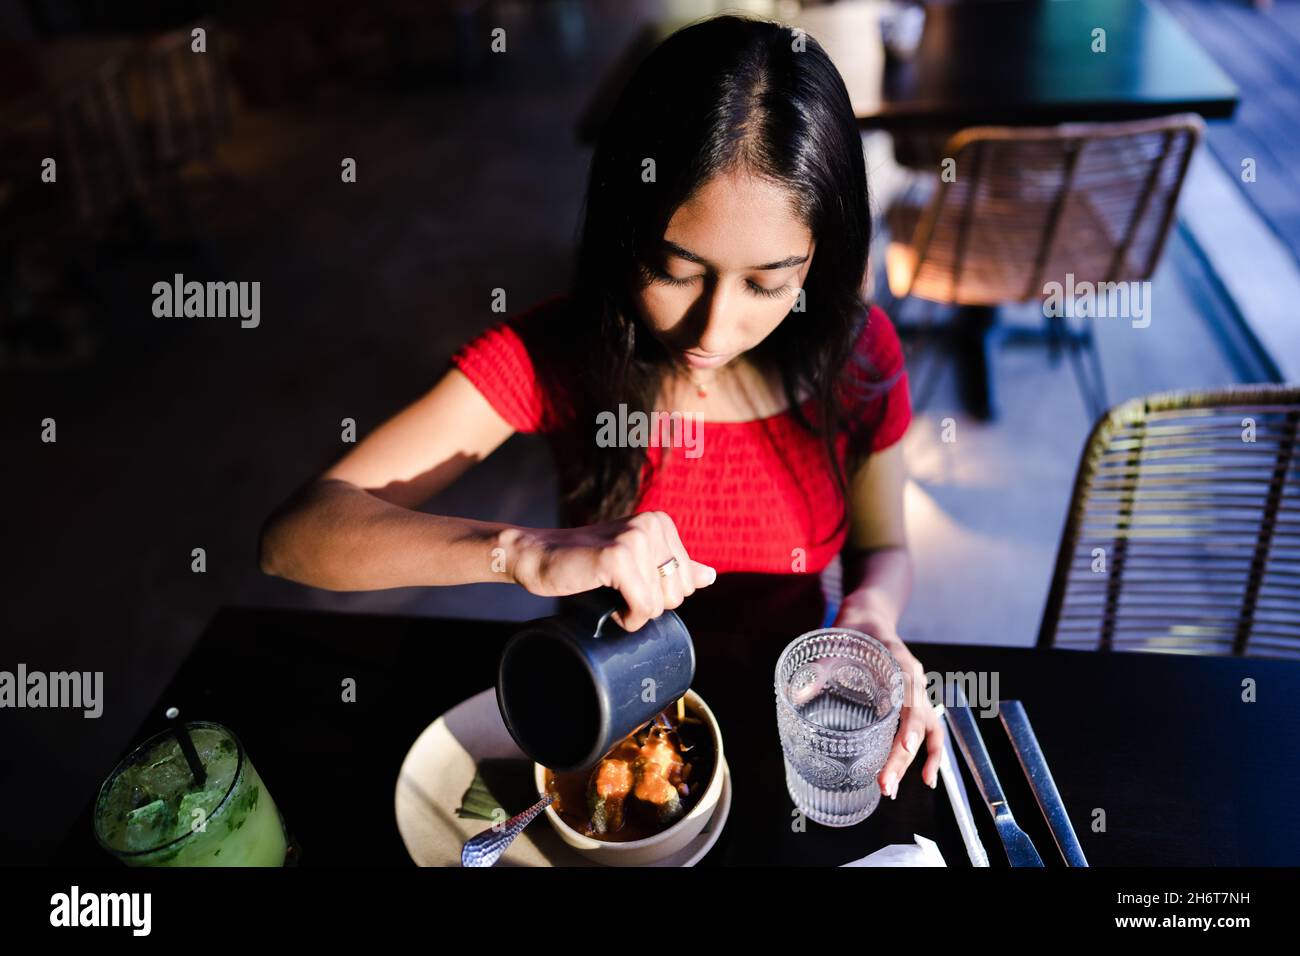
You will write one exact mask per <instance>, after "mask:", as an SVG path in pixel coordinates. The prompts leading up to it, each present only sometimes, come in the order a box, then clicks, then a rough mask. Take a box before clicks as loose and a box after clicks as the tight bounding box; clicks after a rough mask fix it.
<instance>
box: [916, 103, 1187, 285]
mask: <svg viewBox="0 0 1300 956" xmlns="http://www.w3.org/2000/svg"><path fill="white" fill-rule="evenodd" d="M1203 129H1204V122H1203V121H1202V120H1201V119H1200V117H1199V116H1196V115H1195V114H1182V115H1176V116H1167V117H1161V118H1158V119H1152V120H1140V121H1135V122H1127V123H1076V124H1067V125H1062V126H1052V127H1040V128H1018V127H976V128H973V129H967V130H962V131H961V132H958V133H956V134H955V135H954V136H953V137H952V138H951V139H950V140H949V141H948V144H947V147H946V148H945V155H946V156H948V157H951V158H952V159H953V160H954V161H955V163H954V165H953V166H951V167H950V171H951V173H952V174H953V175H952V176H950V177H949V176H944V175H942V173H943V172H944V170H943V168H942V167H941V169H940V173H941V175H940V178H939V182H938V185H937V188H936V191H935V193H934V195H933V196H932V197H931V200H930V202H929V204H928V206H927V207H926V208H925V209H924V210H923V211H922V212H921V214H920V216H919V218H918V219H917V221H916V227H915V233H914V235H913V236H912V237H911V247H910V250H909V253H910V254H909V257H908V258H909V260H910V261H909V262H908V263H907V266H909V267H910V272H911V281H910V283H909V286H910V287H909V288H908V289H907V290H905V291H902V292H900V294H911V295H918V296H921V297H922V298H925V299H930V300H932V301H939V302H946V303H952V304H961V305H997V304H999V303H1002V302H1027V301H1031V300H1033V299H1036V298H1041V297H1042V296H1043V295H1044V286H1045V284H1046V283H1048V282H1053V281H1055V282H1060V283H1062V285H1063V286H1064V285H1065V283H1066V281H1067V279H1066V276H1067V274H1071V273H1072V274H1073V276H1074V282H1075V283H1076V284H1077V283H1081V282H1085V281H1086V282H1091V283H1102V282H1125V281H1135V280H1144V279H1147V278H1149V277H1150V276H1151V274H1152V273H1153V272H1154V271H1155V268H1156V265H1157V263H1158V262H1159V260H1160V253H1161V251H1162V250H1163V248H1164V243H1165V239H1166V237H1167V236H1168V234H1169V228H1170V225H1171V224H1172V222H1173V217H1174V209H1175V207H1176V205H1177V202H1178V193H1179V191H1180V189H1181V188H1182V183H1183V179H1184V177H1185V175H1186V172H1187V166H1188V162H1189V161H1190V159H1191V156H1192V152H1193V150H1194V149H1195V148H1196V144H1197V143H1198V142H1199V141H1200V138H1201V135H1202V132H1203ZM947 179H951V180H952V181H951V182H949V181H945V180H947ZM892 284H893V283H892V281H891V285H892Z"/></svg>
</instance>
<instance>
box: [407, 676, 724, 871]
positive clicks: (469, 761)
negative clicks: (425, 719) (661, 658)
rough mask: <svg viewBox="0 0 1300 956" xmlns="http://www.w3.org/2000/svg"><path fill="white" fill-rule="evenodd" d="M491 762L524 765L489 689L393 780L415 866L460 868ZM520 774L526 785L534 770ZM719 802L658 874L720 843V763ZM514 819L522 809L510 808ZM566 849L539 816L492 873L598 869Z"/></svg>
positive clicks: (454, 713)
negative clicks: (479, 773)
mask: <svg viewBox="0 0 1300 956" xmlns="http://www.w3.org/2000/svg"><path fill="white" fill-rule="evenodd" d="M490 757H501V758H506V757H515V758H518V759H520V760H527V758H526V757H525V756H524V753H523V751H521V750H520V749H519V745H518V744H516V743H515V741H514V738H512V737H511V736H510V732H509V731H508V730H506V725H505V724H504V723H502V721H501V712H500V710H498V709H497V696H496V691H495V690H494V689H493V688H491V687H489V688H488V689H487V690H485V691H483V692H482V693H479V694H475V695H474V696H473V697H471V698H469V700H464V701H461V702H460V703H459V704H457V705H456V706H455V707H453V708H452V709H451V710H449V711H447V712H446V713H445V714H443V715H442V716H441V717H439V718H438V719H437V720H435V721H434V722H433V723H432V724H430V725H429V726H428V727H426V728H425V730H424V732H423V733H422V734H420V736H419V737H418V738H417V739H416V741H415V743H414V745H412V747H411V749H410V751H409V752H408V753H407V755H406V759H405V760H404V761H403V762H402V772H401V773H400V774H399V775H398V778H397V794H396V809H397V829H398V831H399V832H400V833H401V834H402V842H403V843H405V844H406V851H407V852H408V853H410V854H411V859H412V860H414V861H415V862H416V863H417V864H419V865H420V866H460V851H461V847H463V846H464V845H465V841H466V840H468V839H469V838H470V837H472V836H474V835H475V834H476V833H480V832H482V831H483V830H485V829H487V828H488V826H490V825H491V824H490V823H489V821H487V820H475V819H463V818H461V817H458V816H456V808H457V807H459V806H460V799H461V797H462V796H464V794H465V790H466V789H467V788H468V787H469V785H470V781H472V780H473V779H474V768H475V767H476V766H477V765H478V761H479V760H481V759H484V758H490ZM521 769H523V772H524V773H527V774H529V775H530V777H531V773H532V764H531V763H529V764H527V767H526V769H524V768H521ZM722 774H723V776H722V796H721V797H720V798H719V799H718V807H717V809H716V810H715V811H714V812H713V817H712V819H711V820H710V821H709V823H708V824H707V825H706V826H707V830H706V832H704V833H701V834H700V835H699V836H698V837H696V838H695V839H694V840H692V841H691V842H690V843H688V844H687V845H686V846H685V847H684V848H683V849H682V850H681V851H679V852H678V853H675V854H673V855H672V856H670V857H668V858H667V859H664V860H662V861H660V862H659V863H656V864H654V865H655V866H694V865H695V864H696V863H698V862H699V861H700V859H701V858H702V857H703V856H704V854H706V853H708V852H709V850H710V849H711V848H712V847H713V844H714V843H716V842H717V839H718V835H719V834H720V833H721V832H722V827H723V825H724V824H725V823H726V822H727V815H728V814H729V813H730V812H731V771H730V770H729V769H728V767H727V762H726V760H725V759H724V760H723V762H722ZM507 809H508V811H509V812H510V813H518V812H519V811H521V810H524V809H526V808H525V807H509V808H507ZM599 865H600V864H598V863H595V862H594V861H592V860H588V859H587V858H586V857H584V856H582V855H581V854H579V853H578V851H577V850H575V849H573V848H572V847H570V846H569V845H568V844H566V843H565V842H564V841H563V840H561V839H560V837H559V835H558V834H556V832H555V831H554V830H553V829H551V825H550V824H549V823H548V822H547V821H546V819H545V818H544V816H541V815H539V816H538V818H537V819H536V820H534V821H533V822H532V823H530V824H529V825H528V827H527V829H525V830H524V832H523V833H521V834H520V835H519V836H518V837H517V838H516V839H515V842H514V843H512V844H510V849H508V850H506V852H505V854H504V855H503V856H502V857H501V859H500V860H499V861H498V862H497V866H599Z"/></svg>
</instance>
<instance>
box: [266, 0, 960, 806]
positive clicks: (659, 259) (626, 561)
mask: <svg viewBox="0 0 1300 956" xmlns="http://www.w3.org/2000/svg"><path fill="white" fill-rule="evenodd" d="M869 238H870V214H869V210H868V205H867V183H866V171H865V166H864V162H863V153H862V145H861V139H860V135H859V132H858V129H857V125H856V122H855V120H854V116H853V111H852V109H851V107H850V104H849V99H848V95H847V92H846V90H845V88H844V83H843V81H842V79H841V78H840V75H839V73H838V72H837V71H836V69H835V67H834V66H833V65H832V64H831V62H830V60H829V59H828V58H827V56H826V54H825V52H824V51H823V50H822V49H821V47H820V46H819V45H818V44H817V43H816V41H814V40H813V39H812V38H810V37H806V36H803V35H799V34H796V33H794V32H792V31H791V30H790V29H789V28H787V27H784V26H781V25H779V24H776V23H770V22H766V21H761V20H753V19H747V18H739V17H733V16H721V17H716V18H713V19H709V20H705V21H703V22H700V23H697V24H693V25H692V26H690V27H688V28H686V29H684V30H681V31H679V32H677V33H676V34H674V35H673V36H672V37H670V38H669V39H668V40H666V41H665V42H664V43H663V44H661V45H660V47H659V48H657V49H656V50H655V51H654V52H653V53H652V54H651V55H650V57H649V58H648V59H647V60H646V61H645V62H644V63H643V64H642V66H641V67H640V68H639V70H638V72H637V73H636V75H635V76H634V77H633V78H632V79H631V81H630V82H629V84H628V86H627V88H626V90H625V92H624V93H623V94H622V96H621V98H620V100H619V102H618V104H617V106H616V108H615V110H614V113H613V115H612V116H611V118H610V119H609V120H608V122H607V123H606V125H605V126H604V128H603V129H602V132H601V135H600V139H599V142H598V143H597V145H596V149H595V153H594V156H593V159H592V165H591V171H590V181H589V184H588V191H587V200H586V204H585V210H584V225H583V232H582V238H581V243H580V247H579V250H578V257H577V263H576V271H575V275H574V277H573V282H572V285H571V289H570V291H569V292H568V293H566V294H559V295H554V296H551V297H549V298H547V299H545V300H543V301H542V302H540V303H536V304H534V305H533V306H532V307H531V308H529V309H527V310H525V311H524V312H523V313H522V314H520V315H518V316H515V317H513V318H510V319H507V320H503V321H501V322H499V323H498V324H497V325H496V326H494V327H493V328H491V329H489V330H488V331H487V332H484V333H483V334H481V335H480V336H478V337H477V338H475V339H474V340H473V341H471V342H469V343H467V344H466V345H465V346H464V347H463V348H461V349H460V350H459V351H458V352H457V353H456V354H455V356H454V357H453V358H452V360H451V363H450V364H451V368H449V369H448V370H447V372H446V374H445V375H444V376H443V377H442V379H441V380H440V381H439V382H438V383H437V385H436V386H434V388H433V389H432V390H431V391H430V392H429V393H428V394H426V395H424V396H423V397H422V398H420V399H419V400H417V401H416V402H415V403H414V404H412V405H411V406H409V407H408V408H406V409H404V410H403V411H401V412H400V413H398V414H397V415H396V416H394V417H393V418H392V419H390V420H389V421H387V422H385V423H384V424H383V425H381V426H380V427H379V428H378V429H376V430H375V432H374V433H373V434H371V435H369V436H368V437H367V438H366V439H365V440H364V441H362V442H361V443H360V444H359V445H357V447H356V448H355V449H353V450H352V451H350V452H349V453H348V454H347V455H345V456H344V457H343V458H342V459H341V460H340V461H339V462H338V463H336V464H335V465H334V466H333V467H331V468H329V469H328V470H327V471H325V472H324V474H323V475H321V476H320V477H319V478H317V479H316V480H315V481H313V482H312V483H311V484H309V485H308V486H307V487H306V488H305V489H304V490H303V491H301V492H300V493H299V494H297V495H295V496H294V497H293V498H292V499H290V501H288V502H286V503H285V504H284V505H283V506H281V508H280V509H278V511H277V512H276V514H274V515H272V517H271V518H270V519H269V520H268V523H267V526H266V528H265V529H264V531H263V535H262V542H261V547H262V557H261V561H262V567H263V569H264V570H265V571H266V572H267V573H270V574H275V575H279V576H281V577H284V578H288V579H291V580H294V581H299V582H302V583H305V584H310V585H314V586H317V587H323V588H330V589H334V590H353V589H357V590H360V589H378V588H392V587H409V586H433V585H454V584H468V583H475V582H483V581H504V582H510V583H514V584H517V585H520V586H521V587H523V588H525V589H526V590H528V591H529V592H531V593H533V594H538V595H544V596H562V595H573V594H579V593H582V592H587V591H591V590H593V589H595V588H597V587H609V588H614V589H616V590H617V591H618V592H619V593H620V595H621V596H622V599H623V601H624V602H625V603H626V605H627V609H626V611H624V612H622V613H620V614H619V615H617V616H616V619H617V620H618V621H619V623H620V624H621V625H622V626H624V627H626V628H627V629H628V630H636V629H637V628H639V627H640V626H641V625H642V624H644V623H645V622H646V621H647V620H649V619H651V618H653V617H657V616H658V615H659V614H661V613H663V611H664V610H666V609H670V608H676V607H678V606H680V605H681V604H682V603H683V601H685V600H686V599H687V598H689V597H691V596H692V595H693V594H695V593H696V592H697V591H700V592H701V593H702V594H704V595H706V594H707V589H708V588H709V587H710V586H711V585H713V583H714V581H715V579H716V577H717V574H718V573H722V574H723V575H724V580H725V579H726V577H730V576H733V575H734V576H735V577H737V578H743V577H744V576H745V575H757V576H758V578H759V579H761V580H772V578H773V576H779V580H782V581H788V582H793V583H794V584H795V585H796V586H797V587H798V588H799V589H800V590H801V591H802V592H803V593H805V594H807V593H810V592H812V591H816V593H817V595H818V597H817V600H818V601H820V585H819V577H818V573H819V572H820V571H822V569H823V568H825V566H826V565H827V563H828V562H829V561H831V559H832V558H833V557H834V556H835V555H836V554H837V553H841V552H843V555H842V556H843V559H844V584H845V588H844V590H845V597H844V599H843V601H842V603H841V605H840V607H839V611H838V617H837V619H836V623H837V624H840V625H844V626H847V627H853V628H857V629H859V630H863V631H866V632H869V633H871V634H873V635H874V636H876V637H877V638H878V639H880V640H881V641H882V642H884V643H885V645H886V646H887V647H888V648H889V649H890V651H891V652H892V653H893V655H894V657H895V658H897V659H898V661H899V662H900V663H901V664H902V665H903V667H904V671H905V673H906V674H907V676H908V677H909V679H910V680H909V689H908V695H907V697H906V700H905V704H906V706H905V708H904V711H903V715H902V720H901V722H900V726H899V733H898V738H897V740H896V741H895V744H894V747H893V750H892V752H891V754H890V757H889V759H888V761H887V763H886V764H885V767H884V768H883V770H882V771H881V773H880V775H879V778H878V779H879V784H880V787H881V790H882V792H883V793H884V794H885V795H886V796H890V797H892V796H894V795H895V794H896V792H897V783H898V780H899V778H900V777H901V776H902V774H903V772H904V771H905V770H906V769H907V767H908V766H909V765H910V764H911V762H912V759H913V757H914V756H915V754H916V753H917V751H918V749H919V744H920V741H921V740H922V739H925V740H926V741H927V750H928V759H927V761H926V764H925V766H924V768H923V770H922V778H923V780H924V782H925V783H926V784H928V785H929V786H931V787H933V786H934V785H935V782H936V781H937V775H938V766H939V755H940V753H941V748H942V733H941V731H940V729H939V723H938V719H937V715H936V713H935V711H934V709H933V707H931V706H930V704H929V701H928V700H927V699H926V697H925V694H924V677H923V672H922V670H921V667H920V664H919V663H918V662H917V661H916V659H915V658H914V657H913V656H912V654H911V653H910V652H909V651H908V649H907V647H906V646H905V645H904V644H903V642H902V641H901V640H900V639H899V636H898V634H897V630H896V627H897V622H898V617H899V615H900V614H901V612H902V610H903V607H904V605H905V603H906V601H907V598H908V594H909V591H910V587H911V564H910V559H909V555H908V552H907V546H906V539H905V535H904V527H903V510H902V506H903V502H902V488H903V477H904V470H903V462H902V457H901V454H902V453H901V446H900V444H899V442H898V439H899V438H900V437H901V436H902V434H903V431H904V430H905V429H906V427H907V424H908V421H909V420H910V406H909V402H908V396H907V380H906V375H905V373H904V370H903V360H902V352H901V349H900V346H899V343H898V339H897V336H896V334H895V332H894V330H893V327H892V326H891V325H890V322H889V320H888V318H886V316H885V315H884V313H883V312H881V311H880V310H878V309H874V308H873V309H867V308H866V307H864V305H863V303H862V301H861V299H860V297H859V290H860V289H861V288H862V285H863V279H864V276H865V269H866V261H867V250H868V244H869ZM636 412H642V413H649V412H668V413H673V412H676V413H681V415H680V416H679V418H678V419H677V420H676V421H675V422H674V423H672V424H671V425H669V426H664V427H662V428H661V430H660V431H653V432H652V433H651V434H652V435H653V437H650V436H649V435H647V434H646V433H645V432H644V431H642V432H637V431H636V429H631V430H627V429H626V428H625V427H623V426H626V424H627V423H628V422H629V421H632V420H633V418H634V417H635V415H634V413H636ZM611 422H616V423H618V425H617V427H612V426H611ZM593 423H596V424H593ZM691 425H694V426H696V427H695V429H692V428H691V427H690V426H691ZM682 426H685V427H682ZM674 429H676V430H674ZM515 431H522V432H539V433H542V434H544V435H546V436H547V438H548V439H549V440H550V442H551V446H552V449H553V451H554V453H555V457H556V462H557V465H558V466H559V471H560V479H561V488H562V490H563V491H564V498H563V504H564V509H565V517H566V518H567V521H568V525H569V526H568V527H564V528H554V529H539V528H522V527H517V526H511V525H507V524H500V523H493V522H485V521H474V520H468V519H464V518H457V517H453V516H439V515H429V514H425V513H422V512H418V511H416V510H414V509H416V508H417V507H418V506H419V505H420V504H421V503H422V502H424V501H426V500H427V499H428V498H430V497H431V496H432V495H434V494H435V493H437V492H438V491H440V490H442V489H443V488H446V487H447V486H448V485H449V484H451V483H452V482H453V481H454V480H455V479H456V478H457V477H458V476H460V475H461V474H463V473H464V472H465V471H466V470H467V469H468V468H469V467H470V466H471V465H472V464H473V463H474V462H476V461H480V460H482V459H483V458H486V457H487V456H488V455H489V454H491V453H492V451H493V450H494V449H496V448H497V447H498V446H500V445H501V443H502V442H504V441H505V440H506V439H507V438H508V437H509V436H510V435H511V434H512V433H513V432H515ZM700 438H703V439H705V440H704V441H703V442H700V441H699V440H698V439H700ZM655 439H659V441H655ZM665 445H667V447H665ZM722 587H723V584H722V583H720V584H719V585H718V586H717V588H715V592H714V593H717V591H718V590H719V589H721V588H722ZM698 600H699V599H698V598H697V599H696V601H698ZM688 620H693V619H688ZM819 623H820V619H819V618H817V617H815V616H808V617H804V618H802V619H801V625H802V629H803V630H810V629H812V628H813V627H816V626H817V625H818V624H819ZM795 633H798V631H796V632H795Z"/></svg>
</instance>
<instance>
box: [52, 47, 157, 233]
mask: <svg viewBox="0 0 1300 956" xmlns="http://www.w3.org/2000/svg"><path fill="white" fill-rule="evenodd" d="M55 122H56V127H57V129H58V136H59V143H60V147H61V149H62V151H63V155H64V156H65V157H66V159H67V164H68V167H69V168H70V170H71V176H70V179H71V180H72V196H73V201H74V208H75V214H76V219H77V221H78V223H79V224H80V227H79V228H81V229H83V230H84V231H86V232H96V231H101V230H103V229H105V228H106V224H107V222H108V221H109V219H110V218H111V217H112V216H113V215H114V214H115V213H116V212H117V211H118V210H119V209H121V208H122V207H123V206H124V205H126V204H128V203H133V202H134V203H139V202H143V201H144V200H145V199H146V197H147V195H148V192H149V183H148V179H147V176H146V173H145V169H144V161H143V159H142V157H141V148H140V143H139V141H138V139H137V135H136V127H135V121H134V119H133V118H132V115H131V108H130V97H129V94H128V89H127V78H126V68H125V64H124V62H123V60H122V59H121V58H113V59H111V60H109V61H107V62H105V63H104V64H103V65H101V66H100V67H99V68H98V69H97V70H95V71H94V73H93V74H92V75H91V76H90V77H89V78H88V79H87V80H86V81H85V82H83V83H81V84H80V85H78V86H76V87H74V88H72V89H69V90H68V91H67V92H66V93H64V94H63V95H62V96H60V97H59V99H58V102H57V104H56V106H55Z"/></svg>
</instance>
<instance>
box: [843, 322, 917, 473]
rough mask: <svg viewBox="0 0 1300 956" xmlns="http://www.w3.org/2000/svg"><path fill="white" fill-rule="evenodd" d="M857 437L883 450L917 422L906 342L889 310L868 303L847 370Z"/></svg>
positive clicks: (848, 396)
mask: <svg viewBox="0 0 1300 956" xmlns="http://www.w3.org/2000/svg"><path fill="white" fill-rule="evenodd" d="M844 398H845V405H846V408H847V411H848V415H849V418H850V424H851V426H852V430H851V432H850V435H851V437H852V438H853V440H854V441H855V442H857V443H863V444H865V445H866V447H867V448H869V449H870V450H871V451H880V450H881V449H882V448H886V447H888V446H889V445H892V444H893V443H894V442H896V441H897V440H898V439H899V438H901V437H902V436H903V432H905V431H906V430H907V426H908V425H909V424H910V422H911V420H912V406H911V396H910V394H909V388H908V381H907V368H906V364H905V361H904V356H903V344H902V341H901V340H900V339H899V336H898V330H897V328H895V326H894V323H893V322H892V321H891V320H890V318H889V316H888V314H886V312H885V310H884V309H882V308H880V307H879V306H877V305H870V306H866V307H865V308H864V310H863V315H862V319H861V322H860V324H859V326H858V329H857V331H856V335H855V338H854V342H853V350H852V352H851V354H850V356H849V361H848V362H847V363H846V364H845V370H844Z"/></svg>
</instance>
